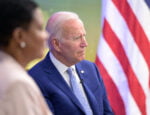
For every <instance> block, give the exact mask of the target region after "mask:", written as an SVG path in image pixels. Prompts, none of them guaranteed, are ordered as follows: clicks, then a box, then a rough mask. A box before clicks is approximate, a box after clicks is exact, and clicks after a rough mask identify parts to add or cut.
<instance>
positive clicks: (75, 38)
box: [73, 36, 81, 40]
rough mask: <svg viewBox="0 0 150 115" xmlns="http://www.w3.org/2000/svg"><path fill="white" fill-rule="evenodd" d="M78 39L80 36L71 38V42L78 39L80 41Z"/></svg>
mask: <svg viewBox="0 0 150 115" xmlns="http://www.w3.org/2000/svg"><path fill="white" fill-rule="evenodd" d="M80 38H81V36H78V37H73V40H78V39H80Z"/></svg>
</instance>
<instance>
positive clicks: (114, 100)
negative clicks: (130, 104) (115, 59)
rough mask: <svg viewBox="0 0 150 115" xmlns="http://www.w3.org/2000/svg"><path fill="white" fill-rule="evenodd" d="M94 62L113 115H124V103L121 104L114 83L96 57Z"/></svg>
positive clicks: (121, 101)
mask: <svg viewBox="0 0 150 115" xmlns="http://www.w3.org/2000/svg"><path fill="white" fill-rule="evenodd" d="M95 62H96V65H97V66H98V68H99V71H100V73H101V75H102V77H103V80H104V83H105V87H106V90H107V92H108V99H109V101H110V105H111V107H112V109H113V112H114V113H115V115H125V107H124V103H123V100H122V98H121V96H120V94H119V91H118V89H117V87H116V85H115V83H114V82H113V80H112V79H111V77H110V75H109V74H108V72H107V71H106V69H105V67H104V66H103V64H102V63H101V61H100V60H99V59H98V57H96V60H95Z"/></svg>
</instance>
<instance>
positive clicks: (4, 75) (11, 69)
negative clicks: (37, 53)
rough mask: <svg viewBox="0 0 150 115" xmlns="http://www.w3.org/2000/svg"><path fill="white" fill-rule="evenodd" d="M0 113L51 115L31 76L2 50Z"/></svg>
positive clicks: (0, 62) (0, 114)
mask: <svg viewBox="0 0 150 115" xmlns="http://www.w3.org/2000/svg"><path fill="white" fill-rule="evenodd" d="M0 115H51V113H50V111H49V109H48V107H47V105H46V103H45V101H44V99H43V97H42V95H41V92H40V91H39V89H38V88H37V86H36V84H35V83H34V81H33V80H32V78H31V77H30V76H29V75H28V74H27V72H26V71H25V70H24V68H23V67H21V66H20V65H19V64H18V63H17V61H16V60H14V59H13V58H12V57H11V56H9V55H8V54H6V53H4V52H2V51H0Z"/></svg>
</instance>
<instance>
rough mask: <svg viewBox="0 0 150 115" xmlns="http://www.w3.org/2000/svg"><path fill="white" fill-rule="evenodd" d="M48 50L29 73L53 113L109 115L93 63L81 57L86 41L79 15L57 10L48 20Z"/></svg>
mask: <svg viewBox="0 0 150 115" xmlns="http://www.w3.org/2000/svg"><path fill="white" fill-rule="evenodd" d="M46 30H47V31H48V32H49V34H50V36H49V40H48V45H49V49H50V52H49V53H48V54H47V56H46V58H45V59H44V60H43V61H41V62H39V63H38V64H37V65H35V66H34V67H33V68H32V69H31V70H30V71H29V74H30V75H31V76H32V77H33V79H34V80H35V81H36V82H37V84H38V85H39V87H40V89H41V91H42V93H43V95H44V97H45V100H46V101H47V103H48V105H49V108H50V109H51V110H52V111H53V113H54V114H55V115H112V114H113V113H112V110H111V108H110V105H109V102H108V99H107V95H106V91H105V87H104V84H103V81H102V78H101V77H100V74H99V71H98V69H97V67H96V65H95V64H94V63H92V62H89V61H87V60H84V59H85V49H86V47H87V46H88V43H87V41H86V39H85V36H86V31H85V28H84V25H83V22H82V21H81V19H80V18H79V16H78V15H77V14H75V13H73V12H57V13H54V14H53V15H52V16H51V17H50V19H49V20H48V23H47V27H46Z"/></svg>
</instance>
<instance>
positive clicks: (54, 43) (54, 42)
mask: <svg viewBox="0 0 150 115" xmlns="http://www.w3.org/2000/svg"><path fill="white" fill-rule="evenodd" d="M51 44H52V46H53V48H54V49H55V50H56V51H58V52H60V43H59V41H58V40H57V39H52V41H51Z"/></svg>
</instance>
